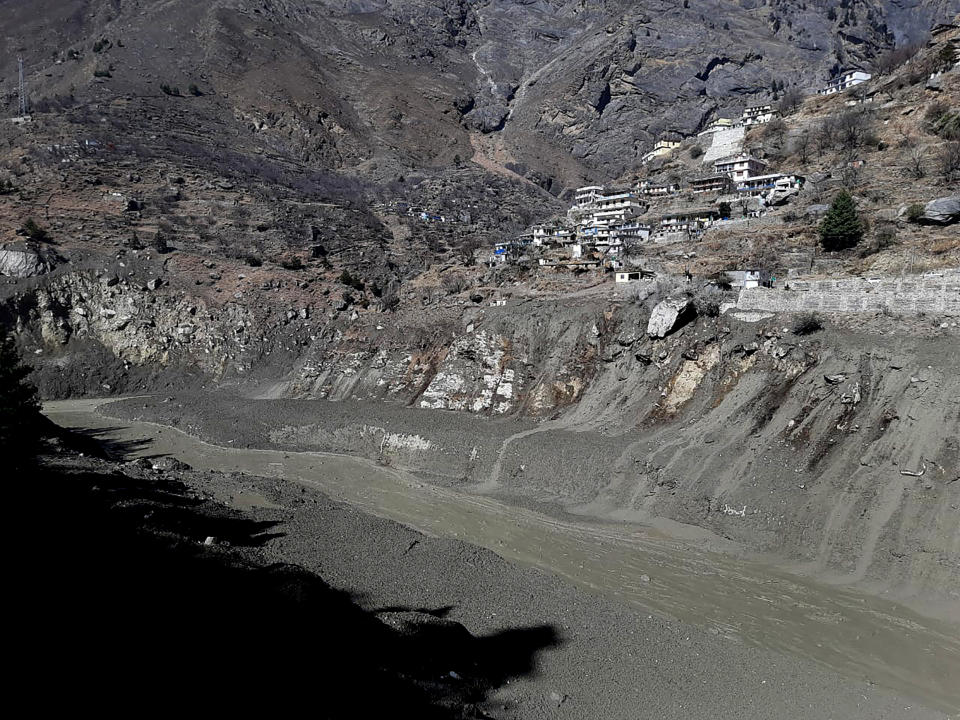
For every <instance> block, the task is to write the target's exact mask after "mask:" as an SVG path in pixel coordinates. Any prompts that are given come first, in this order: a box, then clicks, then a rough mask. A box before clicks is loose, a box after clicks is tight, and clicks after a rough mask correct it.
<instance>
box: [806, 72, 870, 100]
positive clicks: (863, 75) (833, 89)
mask: <svg viewBox="0 0 960 720" xmlns="http://www.w3.org/2000/svg"><path fill="white" fill-rule="evenodd" d="M872 77H873V75H871V74H870V73H868V72H866V71H864V70H860V69H859V68H851V69H849V70H844V71H843V72H841V73H840V74H839V75H837V76H836V77H835V78H834V79H833V80H831V81H830V82H828V83H827V86H826V87H825V88H823V89H822V90H818V91H817V93H818V94H819V95H833V94H834V93H838V92H843V91H844V90H848V89H849V88H852V87H853V86H855V85H859V84H860V83H865V82H866V81H867V80H869V79H870V78H872Z"/></svg>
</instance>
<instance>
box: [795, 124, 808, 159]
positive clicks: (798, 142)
mask: <svg viewBox="0 0 960 720" xmlns="http://www.w3.org/2000/svg"><path fill="white" fill-rule="evenodd" d="M793 151H794V152H795V153H796V154H797V156H798V157H799V158H800V162H801V163H803V164H804V165H806V164H807V162H808V161H809V160H810V133H808V132H807V131H806V130H803V131H802V132H801V133H800V134H799V135H797V136H795V137H794V138H793Z"/></svg>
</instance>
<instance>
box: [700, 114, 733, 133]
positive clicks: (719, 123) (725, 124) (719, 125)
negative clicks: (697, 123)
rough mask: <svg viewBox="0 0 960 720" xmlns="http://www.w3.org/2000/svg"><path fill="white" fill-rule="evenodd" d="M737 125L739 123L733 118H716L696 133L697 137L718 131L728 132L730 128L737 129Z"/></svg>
mask: <svg viewBox="0 0 960 720" xmlns="http://www.w3.org/2000/svg"><path fill="white" fill-rule="evenodd" d="M739 124H740V123H739V122H738V121H736V120H734V119H733V118H717V119H716V120H714V121H713V122H712V123H710V124H709V125H707V126H706V127H705V128H704V129H703V130H701V131H700V132H699V133H697V135H710V134H712V133H715V132H717V131H718V130H729V129H730V128H734V127H737V126H738V125H739Z"/></svg>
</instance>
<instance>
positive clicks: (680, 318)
mask: <svg viewBox="0 0 960 720" xmlns="http://www.w3.org/2000/svg"><path fill="white" fill-rule="evenodd" d="M693 315H694V311H693V303H692V301H691V300H690V298H688V297H672V298H667V299H666V300H662V301H661V302H659V303H657V306H656V307H655V308H653V312H652V313H650V320H649V321H648V322H647V335H649V336H650V337H655V338H662V337H666V336H667V335H668V334H670V333H671V332H673V331H674V330H676V329H677V328H679V327H681V326H683V325H684V324H686V323H687V322H688V321H689V320H690V319H691V318H692V317H693Z"/></svg>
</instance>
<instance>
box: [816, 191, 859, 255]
mask: <svg viewBox="0 0 960 720" xmlns="http://www.w3.org/2000/svg"><path fill="white" fill-rule="evenodd" d="M862 239H863V223H862V222H861V221H860V216H859V215H858V214H857V205H856V203H855V202H854V201H853V198H852V197H850V193H848V192H847V191H846V190H841V191H840V192H839V193H837V196H836V197H835V198H834V199H833V204H831V205H830V209H829V210H828V211H827V214H826V215H825V216H824V218H823V221H822V222H821V223H820V244H821V245H823V249H824V250H846V249H847V248H852V247H853V246H854V245H856V244H857V243H858V242H860V240H862Z"/></svg>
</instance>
